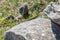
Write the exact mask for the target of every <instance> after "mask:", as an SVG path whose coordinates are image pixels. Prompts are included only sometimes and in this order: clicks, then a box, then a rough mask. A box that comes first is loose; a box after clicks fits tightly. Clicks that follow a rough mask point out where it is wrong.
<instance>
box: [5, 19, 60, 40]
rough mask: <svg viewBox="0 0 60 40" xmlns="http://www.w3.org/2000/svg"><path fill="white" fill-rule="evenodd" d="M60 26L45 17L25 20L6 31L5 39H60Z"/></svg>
mask: <svg viewBox="0 0 60 40" xmlns="http://www.w3.org/2000/svg"><path fill="white" fill-rule="evenodd" d="M59 29H60V27H59V26H58V25H56V24H55V23H53V22H52V21H50V20H49V19H45V18H36V19H34V20H31V21H28V22H23V23H21V24H19V25H17V26H15V27H14V28H12V29H10V30H8V31H6V32H5V40H60V31H59Z"/></svg>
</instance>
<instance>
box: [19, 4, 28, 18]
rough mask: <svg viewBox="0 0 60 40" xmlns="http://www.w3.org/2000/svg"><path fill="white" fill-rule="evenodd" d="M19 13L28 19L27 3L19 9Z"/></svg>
mask: <svg viewBox="0 0 60 40" xmlns="http://www.w3.org/2000/svg"><path fill="white" fill-rule="evenodd" d="M19 13H20V14H21V15H22V16H23V17H27V16H28V5H27V3H24V4H23V5H22V6H21V7H20V8H19Z"/></svg>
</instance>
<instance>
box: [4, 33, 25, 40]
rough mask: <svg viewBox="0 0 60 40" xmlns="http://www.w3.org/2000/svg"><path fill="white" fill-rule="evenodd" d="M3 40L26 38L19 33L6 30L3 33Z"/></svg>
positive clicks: (21, 39)
mask: <svg viewBox="0 0 60 40" xmlns="http://www.w3.org/2000/svg"><path fill="white" fill-rule="evenodd" d="M4 39H5V40H26V39H25V38H24V37H23V36H21V35H16V34H15V33H14V32H7V33H6V34H5V38H4Z"/></svg>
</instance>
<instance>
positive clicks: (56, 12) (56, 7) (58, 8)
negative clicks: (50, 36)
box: [43, 2, 60, 25]
mask: <svg viewBox="0 0 60 40" xmlns="http://www.w3.org/2000/svg"><path fill="white" fill-rule="evenodd" d="M43 13H44V14H46V15H47V16H48V17H49V18H50V19H52V20H53V21H54V22H55V23H57V24H59V25H60V4H59V3H57V2H51V3H50V4H49V5H48V6H47V7H46V8H45V9H44V10H43Z"/></svg>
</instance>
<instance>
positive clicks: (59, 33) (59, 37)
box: [51, 21, 60, 40]
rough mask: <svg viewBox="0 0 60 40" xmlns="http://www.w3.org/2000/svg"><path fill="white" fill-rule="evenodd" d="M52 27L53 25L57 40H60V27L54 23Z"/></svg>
mask: <svg viewBox="0 0 60 40" xmlns="http://www.w3.org/2000/svg"><path fill="white" fill-rule="evenodd" d="M51 25H52V31H53V34H54V36H55V38H56V40H60V25H58V24H56V23H54V22H53V21H51Z"/></svg>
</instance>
